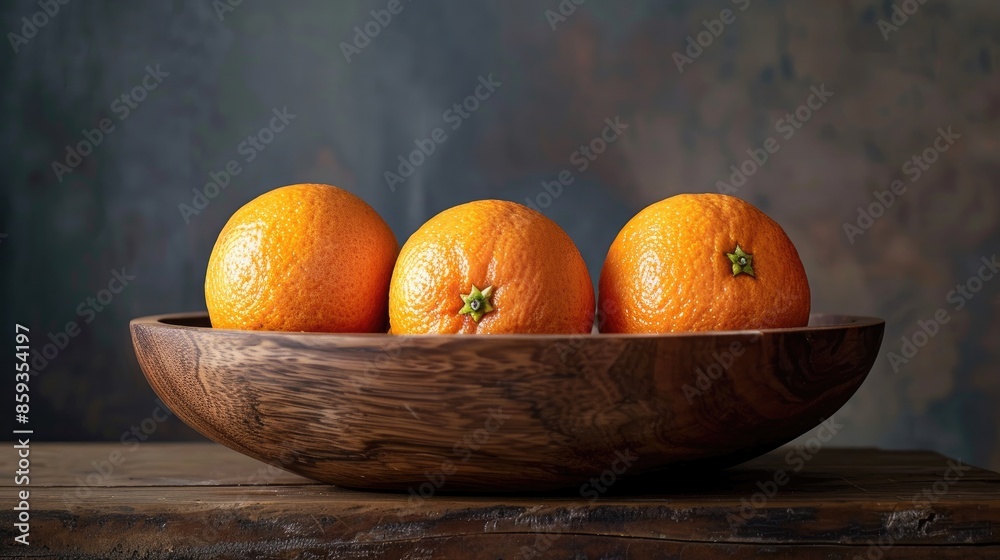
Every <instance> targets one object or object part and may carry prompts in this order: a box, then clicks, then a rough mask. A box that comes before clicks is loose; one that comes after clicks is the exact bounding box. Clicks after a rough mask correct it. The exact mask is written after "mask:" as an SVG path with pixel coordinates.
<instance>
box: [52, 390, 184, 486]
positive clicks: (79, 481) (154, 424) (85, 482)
mask: <svg viewBox="0 0 1000 560" xmlns="http://www.w3.org/2000/svg"><path fill="white" fill-rule="evenodd" d="M154 402H155V403H156V407H154V408H153V410H152V412H151V413H150V415H149V416H147V417H146V418H143V419H142V421H141V422H139V423H138V424H135V425H133V426H131V427H130V428H129V429H128V430H126V431H124V432H122V435H121V444H122V445H123V446H127V447H126V448H125V453H123V452H122V450H120V449H113V450H112V451H111V452H110V453H108V456H107V458H105V459H104V460H102V461H100V462H98V461H91V462H90V466H92V467H93V469H92V470H91V472H89V473H87V475H86V476H85V477H79V476H78V477H76V488H74V489H73V494H72V495H70V494H67V493H64V494H63V495H62V501H63V503H64V504H66V506H74V505H79V504H80V503H81V501H82V500H86V499H89V498H90V497H91V496H93V494H94V491H93V488H97V487H100V486H105V485H107V482H108V481H109V480H110V479H111V475H113V474H114V473H115V469H117V468H119V467H121V466H122V465H124V464H125V461H127V460H128V454H131V453H135V450H136V449H138V448H139V444H140V443H141V442H144V441H146V440H148V439H149V436H151V435H153V434H154V433H156V430H157V429H158V428H159V426H160V424H162V423H164V422H166V421H167V420H169V419H170V417H172V416H173V415H174V413H173V412H171V411H170V409H169V408H167V405H165V404H163V401H161V400H160V399H159V398H157V399H155V401H154Z"/></svg>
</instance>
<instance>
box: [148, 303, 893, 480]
mask: <svg viewBox="0 0 1000 560" xmlns="http://www.w3.org/2000/svg"><path fill="white" fill-rule="evenodd" d="M884 326H885V323H884V322H883V321H882V320H880V319H874V318H868V317H850V316H839V315H813V316H812V317H811V320H810V326H808V327H804V328H794V329H774V330H763V331H732V332H709V333H689V334H665V335H609V334H594V335H544V336H536V335H483V336H470V335H446V336H435V335H432V336H393V335H387V334H323V333H287V332H251V331H233V330H218V329H212V328H209V322H208V317H207V315H206V314H204V313H202V314H184V315H164V316H156V317H146V318H141V319H136V320H134V321H132V323H131V331H132V340H133V343H134V345H135V351H136V355H137V356H138V358H139V363H140V364H141V366H142V370H143V371H144V372H145V374H146V378H147V379H148V380H149V383H150V385H151V386H152V387H153V390H155V391H156V393H157V394H158V395H159V396H160V398H161V399H163V401H164V402H165V403H166V404H167V405H168V406H169V407H170V408H171V409H172V410H173V411H174V412H175V413H176V414H177V416H179V417H180V418H181V419H183V420H184V421H185V422H186V423H187V424H188V425H190V426H191V427H192V428H194V429H195V430H197V431H199V432H201V433H202V434H204V435H205V436H207V437H209V438H211V439H213V440H215V441H217V442H219V443H221V444H223V445H226V446H228V447H231V448H233V449H235V450H237V451H239V452H241V453H244V454H246V455H249V456H251V457H254V458H256V459H259V460H261V461H265V462H268V463H271V464H274V465H277V466H280V467H282V468H284V469H286V470H289V471H292V472H295V473H299V474H301V475H303V476H306V477H309V478H312V479H315V480H319V481H322V482H327V483H331V484H336V485H340V486H345V487H353V488H368V489H394V490H404V491H406V490H408V489H412V490H415V491H421V492H422V493H424V494H426V493H428V492H431V491H434V492H438V491H440V492H448V491H486V492H524V491H540V490H550V489H557V488H568V487H573V486H579V485H581V484H582V483H584V482H586V481H587V480H589V479H590V478H591V477H594V476H600V475H601V474H602V473H605V471H608V470H611V471H612V472H615V474H616V476H618V477H621V476H625V477H631V476H636V475H640V474H643V473H649V472H651V471H656V470H661V469H666V468H696V469H699V470H702V471H704V469H707V468H713V469H719V468H725V467H729V466H733V465H737V464H739V463H742V462H744V461H747V460H749V459H752V458H754V457H756V456H758V455H761V454H763V453H765V452H767V451H770V450H772V449H774V448H776V447H778V446H780V445H782V444H784V443H787V442H789V441H791V440H793V439H794V438H796V437H797V436H799V435H801V434H803V433H804V432H806V431H808V430H809V429H811V428H813V427H815V426H816V425H818V424H819V423H821V422H822V421H823V420H824V419H825V418H828V417H830V416H831V415H832V414H833V413H834V412H836V411H837V410H838V409H839V408H840V407H841V406H843V404H844V403H845V402H847V400H848V399H849V398H850V397H851V395H853V394H854V392H855V391H856V390H857V389H858V387H859V386H860V385H861V383H862V382H863V381H864V379H865V376H866V375H867V374H868V372H869V370H870V369H871V367H872V364H873V363H874V361H875V357H876V356H877V354H878V351H879V346H880V344H881V341H882V333H883V328H884Z"/></svg>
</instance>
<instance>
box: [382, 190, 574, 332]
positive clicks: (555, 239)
mask: <svg viewBox="0 0 1000 560" xmlns="http://www.w3.org/2000/svg"><path fill="white" fill-rule="evenodd" d="M593 320H594V288H593V284H592V283H591V280H590V274H589V273H588V272H587V265H586V264H584V262H583V257H581V256H580V251H578V250H577V248H576V245H574V244H573V241H572V240H571V239H570V238H569V236H568V235H567V234H566V232H565V231H563V230H562V228H560V227H559V226H558V225H557V224H556V223H555V222H553V221H552V220H550V219H548V218H546V217H545V216H543V215H542V214H540V213H538V212H536V211H534V210H531V209H530V208H528V207H526V206H522V205H520V204H517V203H514V202H507V201H504V200H480V201H476V202H469V203H467V204H462V205H459V206H455V207H454V208H450V209H448V210H445V211H444V212H441V213H440V214H438V215H437V216H434V217H433V218H431V219H430V220H429V221H428V222H427V223H425V224H424V225H422V226H421V227H420V229H418V230H417V231H416V232H415V233H414V234H413V235H412V236H411V237H410V239H409V240H407V241H406V243H405V244H404V245H403V248H402V250H400V253H399V259H398V260H397V261H396V268H395V270H393V273H392V283H391V284H390V286H389V324H390V326H391V332H392V333H393V334H430V333H439V334H441V333H444V334H450V333H479V334H490V333H589V332H590V331H591V327H592V325H593Z"/></svg>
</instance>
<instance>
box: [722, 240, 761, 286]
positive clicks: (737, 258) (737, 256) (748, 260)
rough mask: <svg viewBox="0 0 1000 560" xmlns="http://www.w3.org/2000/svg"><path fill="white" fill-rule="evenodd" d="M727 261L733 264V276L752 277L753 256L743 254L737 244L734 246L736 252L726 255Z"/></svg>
mask: <svg viewBox="0 0 1000 560" xmlns="http://www.w3.org/2000/svg"><path fill="white" fill-rule="evenodd" d="M726 256H727V257H729V260H730V261H732V263H733V276H739V275H740V274H749V275H750V276H753V275H754V274H753V255H751V254H749V253H747V252H745V251H744V250H743V249H742V248H741V247H740V246H739V244H737V245H736V251H734V252H732V253H726ZM754 278H756V276H754Z"/></svg>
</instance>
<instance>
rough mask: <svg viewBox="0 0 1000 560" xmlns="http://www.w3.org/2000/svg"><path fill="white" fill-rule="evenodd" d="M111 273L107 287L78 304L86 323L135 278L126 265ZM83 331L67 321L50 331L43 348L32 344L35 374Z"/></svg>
mask: <svg viewBox="0 0 1000 560" xmlns="http://www.w3.org/2000/svg"><path fill="white" fill-rule="evenodd" d="M110 275H111V277H110V278H109V279H108V283H107V286H106V287H104V288H101V289H100V290H98V291H97V292H96V293H95V294H93V295H91V296H87V297H86V298H84V299H83V300H82V301H81V302H80V303H79V305H77V306H76V315H77V316H78V317H79V318H80V319H82V321H83V324H84V325H89V324H90V323H93V322H94V319H96V318H97V314H98V313H101V312H102V311H104V310H105V309H107V308H108V306H110V305H111V303H112V302H113V301H114V300H115V298H116V297H117V296H118V295H119V294H121V293H122V292H123V291H124V290H125V288H127V287H128V286H129V284H131V283H132V281H134V280H135V276H134V275H132V274H128V273H127V272H125V267H122V268H121V269H120V270H112V271H111V272H110ZM81 332H83V331H82V330H81V328H80V323H79V322H77V320H75V319H74V320H72V321H69V322H67V323H66V325H65V326H64V327H63V328H62V330H58V331H56V332H55V333H52V332H51V331H50V332H49V333H48V339H49V342H48V343H46V344H44V345H43V346H42V347H41V350H39V349H38V348H37V347H36V346H34V345H32V348H31V369H32V370H33V371H34V372H35V374H38V373H41V372H43V371H45V368H47V367H49V363H51V362H52V361H53V360H55V359H56V357H58V356H59V354H60V353H61V352H62V351H63V350H65V349H66V347H67V346H69V343H70V341H72V340H73V339H74V338H76V337H77V336H79V335H80V333H81Z"/></svg>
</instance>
